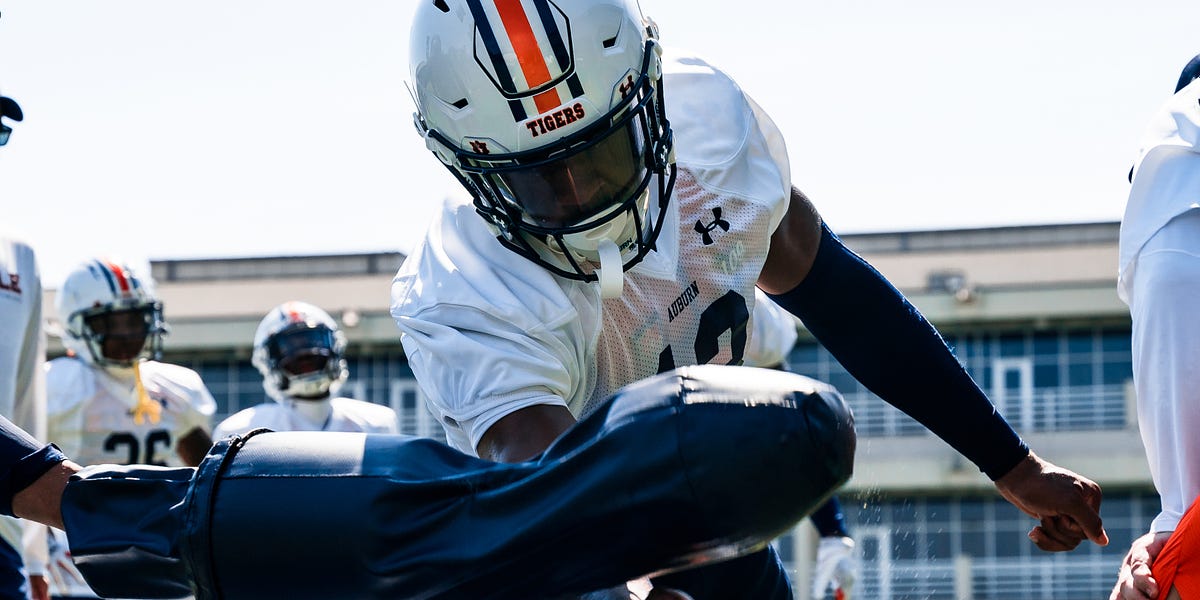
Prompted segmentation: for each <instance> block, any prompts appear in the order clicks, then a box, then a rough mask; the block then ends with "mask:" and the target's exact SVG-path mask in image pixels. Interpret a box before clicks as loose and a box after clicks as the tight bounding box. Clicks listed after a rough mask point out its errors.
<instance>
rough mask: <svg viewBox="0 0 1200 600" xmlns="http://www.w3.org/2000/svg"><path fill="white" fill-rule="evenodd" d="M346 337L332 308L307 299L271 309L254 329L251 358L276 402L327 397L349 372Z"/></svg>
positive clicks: (264, 385) (269, 394)
mask: <svg viewBox="0 0 1200 600" xmlns="http://www.w3.org/2000/svg"><path fill="white" fill-rule="evenodd" d="M345 352H346V336H345V335H344V334H343V333H342V331H341V330H340V329H339V328H338V325H337V322H336V321H334V320H333V317H331V316H329V313H327V312H325V311H323V310H321V309H320V308H317V307H316V306H313V305H311V304H308V303H306V302H296V301H292V302H284V303H283V304H280V305H279V306H276V307H275V308H273V309H271V312H269V313H267V316H266V317H263V320H262V322H260V323H259V324H258V330H257V331H256V332H255V333H254V354H253V355H252V356H251V359H250V361H251V362H252V363H254V366H255V368H257V369H258V372H259V373H262V376H263V389H265V390H266V391H267V395H268V396H270V397H271V398H274V399H275V400H277V401H283V400H284V399H288V398H290V399H296V400H324V399H325V398H328V397H329V396H331V395H332V394H335V393H337V390H338V389H339V388H340V387H341V386H342V384H343V383H344V382H345V381H346V378H347V377H349V375H350V371H349V369H348V368H347V366H346V358H345Z"/></svg>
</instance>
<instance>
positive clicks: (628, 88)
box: [618, 75, 633, 98]
mask: <svg viewBox="0 0 1200 600" xmlns="http://www.w3.org/2000/svg"><path fill="white" fill-rule="evenodd" d="M618 89H620V90H621V97H622V98H624V97H626V96H628V95H629V92H632V91H633V75H626V76H625V81H624V82H622V83H621V86H620V87H619V88H618Z"/></svg>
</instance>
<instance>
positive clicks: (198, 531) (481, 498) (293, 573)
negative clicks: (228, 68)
mask: <svg viewBox="0 0 1200 600" xmlns="http://www.w3.org/2000/svg"><path fill="white" fill-rule="evenodd" d="M854 443H855V437H854V429H853V419H852V417H851V415H850V412H849V409H848V408H847V406H846V404H845V402H844V401H843V400H842V399H841V397H840V396H839V395H838V394H837V392H836V391H833V390H832V388H829V387H828V386H824V385H823V384H819V383H817V382H814V381H812V380H809V379H807V378H804V377H802V376H799V375H795V374H791V373H784V372H779V371H770V370H765V369H752V368H749V367H723V366H700V367H687V368H683V369H679V370H676V371H672V372H670V373H666V374H663V375H660V376H657V377H654V378H651V379H648V380H646V381H644V382H641V383H638V384H635V385H633V386H630V387H627V388H625V389H623V390H621V391H620V392H618V393H617V394H616V395H615V396H614V397H613V398H611V399H610V400H609V401H608V402H606V403H605V404H604V405H602V407H601V408H600V409H599V410H598V411H597V412H596V413H594V414H592V415H591V416H590V417H588V418H587V419H584V420H583V421H581V422H579V423H578V424H577V425H576V426H575V427H573V428H572V429H570V430H568V431H567V432H566V433H564V434H563V436H562V437H560V438H559V439H558V440H557V441H556V442H555V443H554V444H553V445H552V446H551V447H550V448H549V449H548V450H547V451H546V452H545V453H543V454H542V455H541V456H539V457H538V458H536V459H534V460H532V461H529V462H526V463H519V464H498V463H492V462H489V461H485V460H480V459H477V458H473V457H470V456H467V455H465V454H462V453H460V452H457V451H455V450H453V449H451V448H449V447H447V446H445V445H442V444H439V443H436V442H433V441H431V440H425V439H417V438H409V437H404V436H385V435H367V434H353V433H329V432H303V433H302V432H294V433H269V432H268V433H252V434H249V435H247V436H246V437H243V438H232V439H231V440H230V441H227V442H222V443H220V444H218V445H217V446H215V447H214V449H213V450H212V451H211V452H210V454H209V456H208V457H207V458H206V459H205V461H204V463H203V464H201V466H200V468H199V470H198V472H197V473H198V475H197V476H196V477H195V478H194V480H193V481H192V485H191V486H190V487H189V488H188V489H187V491H186V498H185V499H184V501H183V502H182V503H181V504H179V506H177V507H176V508H175V509H173V510H169V511H164V510H162V509H154V508H153V507H150V508H148V509H147V512H154V511H155V510H158V511H159V512H161V513H163V514H169V515H170V517H171V518H172V519H173V520H174V525H175V526H177V527H179V531H180V532H181V537H179V538H178V539H172V541H171V542H169V543H168V544H166V545H162V546H159V547H156V548H153V549H150V545H149V544H147V543H146V542H145V541H143V542H139V543H138V547H139V550H142V551H143V552H144V555H148V554H153V553H154V552H160V551H161V552H162V557H172V556H178V557H179V558H182V563H183V565H184V566H185V567H186V574H185V575H184V576H183V577H184V578H190V579H192V580H193V582H194V586H193V590H194V592H195V594H196V597H197V599H198V600H207V599H215V598H228V599H235V600H236V599H242V598H289V599H297V600H300V599H305V598H313V599H317V598H320V599H328V598H380V599H382V598H389V599H390V598H493V599H505V598H512V599H517V598H520V599H528V598H546V597H554V596H557V595H563V594H574V593H583V592H588V591H593V590H597V589H604V588H608V587H612V586H614V585H619V584H620V583H622V582H625V581H628V580H630V579H634V578H636V577H639V576H642V575H646V574H661V573H667V572H670V571H672V570H676V569H678V568H680V567H682V566H685V565H696V564H703V563H705V562H707V561H714V560H718V559H727V558H731V557H736V556H740V555H743V554H746V553H748V552H751V551H755V550H759V549H762V548H764V547H765V545H766V544H767V542H768V541H770V540H771V539H773V538H774V537H776V536H778V535H779V534H780V533H782V532H784V531H786V530H787V529H789V528H791V527H792V526H793V525H795V524H796V523H797V522H799V521H800V520H802V519H803V518H805V517H806V516H807V515H808V514H809V513H810V512H811V511H812V510H814V509H815V508H816V507H817V506H818V505H820V504H821V503H822V502H823V501H824V500H825V499H826V498H828V497H829V495H830V494H831V493H832V492H833V491H834V490H835V489H836V487H837V486H839V485H841V484H842V483H844V482H845V481H846V480H847V479H848V478H849V477H850V474H851V465H852V462H853V455H854ZM87 484H88V479H84V480H82V481H79V482H72V483H71V484H70V486H69V488H68V489H69V490H70V487H71V486H74V487H76V490H81V489H82V488H84V487H85V486H86V485H87ZM173 492H174V493H178V489H175V490H173ZM68 510H73V509H69V508H68V507H64V512H66V511H68ZM93 510H94V512H92V515H91V516H90V517H88V518H72V519H71V520H69V521H68V533H69V534H70V536H71V539H70V541H71V547H72V551H73V552H74V553H75V554H76V556H77V557H80V556H81V555H82V556H88V555H91V554H92V553H99V554H105V553H112V552H113V550H112V548H111V547H105V545H104V544H100V543H99V537H98V536H95V535H82V536H81V535H78V534H77V532H76V531H73V530H72V529H71V528H72V527H90V526H92V523H91V521H90V520H89V519H104V518H106V517H103V516H101V515H103V514H104V510H103V509H98V508H93ZM81 516H82V515H81ZM119 521H120V523H119V526H122V527H132V526H134V525H133V524H134V523H136V521H135V520H133V519H131V518H122V519H120V520H119ZM115 526H117V524H114V523H110V524H108V525H107V526H104V527H108V528H109V529H111V528H113V527H115ZM96 527H98V528H104V527H102V526H100V525H96ZM159 535H160V536H163V537H168V536H167V534H166V533H165V532H160V533H159ZM135 538H136V536H129V535H124V536H123V538H122V539H125V540H130V539H135ZM85 539H86V540H90V541H91V543H89V544H82V545H81V544H80V543H77V540H80V541H82V540H85ZM125 554H126V555H128V553H127V552H126V553H125ZM144 557H145V556H135V557H129V556H126V558H131V559H138V560H140V559H143V558H144ZM77 562H80V566H81V569H83V567H84V566H85V565H86V564H88V562H89V561H87V560H82V561H80V560H79V559H78V558H77ZM108 566H109V567H112V565H111V564H109V565H108ZM134 567H136V565H132V566H130V567H129V569H130V570H127V571H126V573H133V572H135V571H134V570H132V569H134ZM150 572H151V573H155V574H158V575H162V576H166V575H167V574H168V571H167V570H165V569H159V570H157V571H153V570H152V571H150ZM84 575H85V577H87V578H88V581H89V583H91V582H92V581H93V579H94V578H95V577H96V576H97V574H96V573H94V572H89V571H88V570H84ZM144 577H145V576H144V575H143V576H142V578H141V580H140V581H141V583H139V579H138V578H132V577H131V578H128V581H129V584H128V585H129V587H127V588H123V589H117V588H113V587H110V588H106V589H105V590H104V591H101V590H100V589H98V588H97V591H98V592H100V593H101V594H102V595H112V596H121V597H148V596H146V595H145V594H144V592H143V589H142V584H143V583H144V582H145V578H144ZM176 577H177V576H176ZM106 578H107V579H111V580H116V579H119V577H115V576H106Z"/></svg>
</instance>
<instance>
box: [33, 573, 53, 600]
mask: <svg viewBox="0 0 1200 600" xmlns="http://www.w3.org/2000/svg"><path fill="white" fill-rule="evenodd" d="M29 594H30V598H32V599H33V600H50V582H48V581H46V576H45V575H30V576H29Z"/></svg>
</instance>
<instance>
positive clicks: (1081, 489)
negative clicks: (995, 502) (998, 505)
mask: <svg viewBox="0 0 1200 600" xmlns="http://www.w3.org/2000/svg"><path fill="white" fill-rule="evenodd" d="M995 483H996V489H997V490H999V491H1000V495H1001V496H1004V499H1006V500H1008V501H1009V502H1011V503H1012V504H1013V505H1014V506H1016V507H1017V508H1019V509H1021V511H1022V512H1024V513H1025V514H1027V515H1029V516H1031V517H1033V518H1035V519H1038V520H1039V521H1040V524H1039V525H1038V526H1036V527H1034V528H1033V529H1032V530H1031V531H1030V532H1029V539H1030V540H1032V541H1033V543H1034V544H1037V547H1038V548H1041V549H1042V550H1046V551H1049V552H1061V551H1064V550H1073V549H1074V548H1075V547H1076V546H1078V545H1079V543H1080V542H1082V541H1083V540H1085V539H1088V540H1091V541H1093V542H1095V543H1096V544H1098V545H1101V546H1107V545H1108V534H1107V533H1105V531H1104V524H1103V522H1102V521H1101V520H1100V499H1101V497H1102V494H1101V492H1100V486H1098V485H1096V483H1095V482H1093V481H1091V480H1090V479H1088V478H1086V477H1083V476H1081V475H1079V474H1077V473H1074V472H1072V471H1070V470H1067V469H1064V468H1062V467H1059V466H1056V465H1054V464H1052V463H1049V462H1047V461H1045V460H1042V459H1041V458H1040V457H1038V456H1037V455H1036V454H1034V453H1033V452H1030V453H1029V455H1028V456H1027V457H1025V459H1024V460H1022V461H1021V462H1020V463H1017V466H1015V467H1013V468H1012V469H1011V470H1010V471H1009V472H1008V473H1005V474H1004V476H1003V477H1001V478H999V479H997V480H996V482H995Z"/></svg>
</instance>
